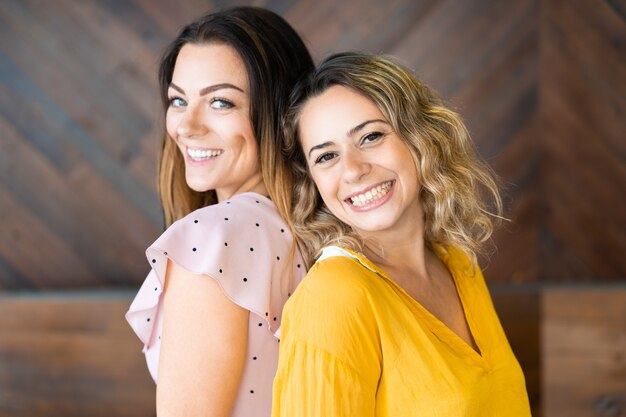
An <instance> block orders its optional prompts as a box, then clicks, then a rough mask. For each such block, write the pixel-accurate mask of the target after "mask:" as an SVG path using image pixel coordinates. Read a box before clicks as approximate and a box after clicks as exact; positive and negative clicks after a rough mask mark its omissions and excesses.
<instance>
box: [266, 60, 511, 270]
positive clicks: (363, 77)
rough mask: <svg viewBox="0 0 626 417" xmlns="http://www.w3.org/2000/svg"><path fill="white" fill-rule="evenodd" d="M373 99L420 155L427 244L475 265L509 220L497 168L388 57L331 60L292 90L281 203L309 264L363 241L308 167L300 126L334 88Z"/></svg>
mask: <svg viewBox="0 0 626 417" xmlns="http://www.w3.org/2000/svg"><path fill="white" fill-rule="evenodd" d="M336 85H339V86H344V87H347V88H350V89H352V90H354V91H356V92H358V93H360V94H362V95H364V96H365V97H368V98H369V99H370V100H372V101H373V102H374V103H375V104H376V105H377V106H378V108H379V109H380V111H381V112H382V113H383V115H384V116H385V118H386V119H387V121H388V122H389V123H390V124H391V126H392V127H393V129H394V130H395V132H396V133H397V134H398V135H399V137H400V138H401V139H402V140H403V141H404V142H405V143H407V144H408V146H409V149H410V151H411V153H412V155H413V159H414V161H415V165H416V167H417V172H418V176H419V178H418V179H419V183H420V185H421V190H420V201H421V203H422V206H423V210H424V217H425V219H424V221H425V232H424V236H423V238H424V240H425V242H426V243H427V244H429V245H431V246H432V244H439V245H448V246H454V247H456V248H458V249H460V250H462V251H463V252H465V254H466V255H467V256H468V258H469V259H470V260H471V261H472V262H473V264H474V265H476V262H477V260H476V259H477V254H479V253H481V252H482V248H483V246H484V245H483V244H484V243H485V242H486V241H487V240H489V238H490V237H491V234H492V232H493V229H494V225H495V224H496V223H498V222H499V220H501V219H502V201H501V198H500V194H499V191H498V187H497V185H496V181H495V176H494V174H493V173H492V171H491V169H490V168H489V167H488V166H487V165H486V164H485V163H484V162H482V161H480V160H479V159H478V157H477V156H476V152H475V151H474V147H473V144H472V141H471V139H470V136H469V133H468V131H467V128H466V127H465V125H464V124H463V121H462V120H461V118H460V116H459V115H458V114H456V113H455V112H453V111H451V110H450V109H448V108H446V107H445V105H444V104H443V101H442V99H441V98H440V97H439V96H438V95H437V93H436V92H434V91H433V90H432V89H430V88H429V87H428V86H426V85H424V84H422V83H421V82H419V81H418V80H417V79H416V78H415V77H414V76H413V75H412V74H411V72H410V71H409V70H407V69H406V68H404V67H402V66H401V65H399V64H398V63H396V62H395V61H393V60H392V59H390V58H387V57H384V56H377V55H369V54H363V53H354V52H347V53H341V54H336V55H332V56H330V57H329V58H327V59H326V60H324V62H322V64H321V65H320V66H319V67H318V68H317V69H316V70H315V71H314V72H313V73H311V74H310V75H309V76H308V77H307V78H306V79H304V80H301V82H300V83H299V84H298V85H297V87H296V88H295V90H294V91H293V92H292V95H291V98H290V103H289V108H288V111H287V113H286V116H285V119H284V122H283V125H284V129H285V135H284V139H283V140H284V142H283V144H282V147H281V152H282V157H283V161H285V162H284V164H283V165H281V166H279V169H280V170H281V171H282V172H281V173H280V175H279V176H278V178H280V183H278V184H275V186H276V188H279V189H282V193H277V194H278V195H279V201H277V206H278V208H279V211H280V212H281V214H282V216H283V217H284V218H285V219H286V221H287V222H288V224H289V225H290V227H291V228H292V230H293V233H294V235H295V237H296V240H297V242H298V245H299V246H300V248H301V249H302V250H303V251H304V252H305V257H306V258H307V261H308V262H309V264H311V263H312V262H313V260H314V259H315V258H316V257H318V256H319V254H320V252H321V250H322V248H323V247H324V246H327V245H338V246H342V247H346V248H349V249H352V250H355V251H358V252H362V251H363V246H364V243H363V241H362V239H360V238H359V236H358V235H357V234H356V233H355V231H354V230H352V228H351V227H350V226H349V225H347V224H345V223H343V222H342V221H340V220H339V219H338V218H337V217H335V216H334V215H333V214H332V213H331V211H330V210H329V209H328V208H327V207H326V204H324V201H323V200H322V198H321V196H320V194H319V192H318V191H317V189H316V186H315V183H314V182H313V180H312V178H311V175H310V173H309V170H308V166H307V162H306V158H305V155H304V152H303V150H302V146H301V144H300V139H299V132H298V123H299V116H300V114H301V111H302V109H303V107H304V105H305V104H306V103H307V102H308V100H310V99H311V98H313V97H316V96H319V95H321V94H322V93H323V92H324V91H326V90H327V89H328V88H330V87H332V86H336Z"/></svg>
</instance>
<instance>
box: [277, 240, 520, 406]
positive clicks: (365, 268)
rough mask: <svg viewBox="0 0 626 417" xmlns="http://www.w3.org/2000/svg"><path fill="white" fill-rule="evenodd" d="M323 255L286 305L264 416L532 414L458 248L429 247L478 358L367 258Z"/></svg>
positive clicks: (477, 279)
mask: <svg viewBox="0 0 626 417" xmlns="http://www.w3.org/2000/svg"><path fill="white" fill-rule="evenodd" d="M329 249H331V251H333V252H334V254H333V255H331V256H330V257H326V258H325V259H323V260H321V261H318V262H317V263H316V264H315V265H314V266H313V267H312V268H311V270H310V271H309V273H308V274H307V276H306V277H305V278H304V280H303V281H302V283H301V284H300V286H299V287H298V288H297V289H296V291H295V293H294V294H293V296H292V297H291V299H290V300H289V301H288V302H287V304H286V305H285V309H284V311H283V322H282V328H281V342H280V353H279V361H278V371H277V375H276V378H275V379H274V391H273V405H272V417H309V416H311V417H312V416H320V417H339V416H355V417H367V416H377V417H383V416H390V417H392V416H393V417H400V416H420V417H435V416H436V417H446V416H454V417H474V416H475V417H490V416H493V417H505V416H506V417H517V416H530V408H529V404H528V395H527V393H526V387H525V383H524V375H523V373H522V370H521V368H520V366H519V364H518V362H517V360H516V359H515V356H514V355H513V352H512V351H511V348H510V346H509V343H508V341H507V339H506V336H505V334H504V331H503V330H502V326H501V325H500V321H499V320H498V317H497V315H496V312H495V310H494V307H493V304H492V302H491V298H490V296H489V291H488V289H487V286H486V285H485V281H484V278H483V276H482V273H481V272H480V270H479V269H478V268H475V269H473V268H472V266H471V264H470V262H469V261H468V259H467V258H466V257H465V255H464V254H463V252H461V251H460V250H457V249H454V248H447V249H444V248H441V247H438V248H436V249H437V252H438V254H439V256H440V258H441V259H442V260H443V262H444V263H445V264H446V265H447V267H448V269H449V270H450V272H451V274H452V276H453V278H454V281H455V284H456V287H457V291H458V293H459V297H460V299H461V303H462V305H463V309H464V311H465V316H466V319H467V323H468V325H469V328H470V331H471V332H472V335H473V337H474V340H475V342H476V345H477V346H478V348H479V351H480V354H479V353H477V351H475V350H474V349H473V348H472V347H470V346H469V345H468V344H467V343H466V342H465V341H463V339H461V338H460V337H459V336H457V335H456V334H455V333H454V332H452V331H451V330H450V329H449V328H448V327H446V326H445V325H444V324H443V323H442V322H441V321H439V320H438V319H437V318H436V317H435V316H433V315H432V314H431V313H430V312H429V311H427V310H426V309H425V308H424V307H423V306H422V305H421V304H419V303H418V302H417V301H416V300H415V299H413V298H412V297H410V296H409V295H408V294H407V293H406V292H405V291H404V290H403V289H402V288H401V287H399V286H398V285H397V284H396V283H395V282H394V281H393V280H392V279H391V278H389V277H388V276H387V275H386V274H385V273H384V272H383V271H382V270H381V269H379V268H378V267H377V266H376V265H374V264H373V263H372V262H370V261H369V260H368V259H366V258H365V257H363V256H362V255H357V254H355V253H353V252H349V251H345V250H343V249H339V248H336V247H331V248H326V250H329ZM337 251H340V252H341V253H343V255H344V256H334V255H336V254H338V253H337ZM323 257H324V255H323Z"/></svg>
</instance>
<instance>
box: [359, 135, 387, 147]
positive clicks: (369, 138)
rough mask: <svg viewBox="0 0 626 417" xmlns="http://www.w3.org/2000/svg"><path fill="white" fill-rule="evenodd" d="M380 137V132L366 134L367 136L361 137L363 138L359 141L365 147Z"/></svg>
mask: <svg viewBox="0 0 626 417" xmlns="http://www.w3.org/2000/svg"><path fill="white" fill-rule="evenodd" d="M381 137H383V134H382V133H381V132H372V133H368V134H367V135H365V136H363V138H362V139H361V143H362V144H364V145H367V144H368V143H373V142H376V141H377V140H378V139H380V138H381Z"/></svg>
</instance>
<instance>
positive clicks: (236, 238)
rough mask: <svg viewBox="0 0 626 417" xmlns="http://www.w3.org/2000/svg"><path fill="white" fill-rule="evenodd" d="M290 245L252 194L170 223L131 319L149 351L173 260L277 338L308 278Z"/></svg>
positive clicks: (151, 253) (264, 203)
mask: <svg viewBox="0 0 626 417" xmlns="http://www.w3.org/2000/svg"><path fill="white" fill-rule="evenodd" d="M291 242H292V237H291V235H290V234H289V231H288V230H287V228H286V226H285V224H284V222H283V220H282V219H281V218H280V216H279V215H278V212H277V210H276V208H275V206H274V204H273V203H272V202H271V200H269V199H267V198H265V197H262V196H260V195H258V194H255V193H244V194H238V195H237V196H235V197H233V198H232V199H231V200H228V201H225V202H222V203H220V204H215V205H212V206H208V207H204V208H201V209H199V210H196V211H194V212H193V213H191V214H189V215H188V216H186V217H185V218H183V219H181V220H179V221H177V222H176V223H174V224H172V225H171V226H170V227H169V228H168V229H167V230H166V231H165V232H164V233H163V234H162V235H161V237H159V239H157V240H156V241H155V242H154V244H152V246H150V247H149V248H148V249H147V251H146V256H147V258H148V262H149V263H150V266H151V267H152V271H151V272H150V274H149V275H148V277H147V278H146V280H145V281H144V283H143V285H142V286H141V288H140V290H139V292H138V294H137V296H136V297H135V299H134V301H133V303H132V304H131V306H130V308H129V311H128V312H127V314H126V319H127V320H128V322H129V324H130V325H131V327H132V328H133V330H134V331H135V333H136V334H137V336H138V337H139V338H140V339H141V340H142V341H143V343H144V345H145V347H144V352H145V351H147V350H148V349H150V348H152V347H153V345H157V344H158V340H159V337H158V336H157V333H158V332H160V329H159V327H160V320H161V317H160V315H161V311H160V305H161V300H162V291H163V286H164V283H165V272H166V266H167V261H168V259H169V260H171V261H172V262H175V263H177V264H178V265H180V266H181V267H183V268H184V269H186V270H188V271H190V272H192V273H194V274H201V275H207V276H209V277H211V278H213V279H215V280H216V281H217V282H218V284H219V285H220V286H221V288H222V289H223V291H224V293H225V294H226V296H227V297H229V298H230V299H231V300H232V301H233V302H235V303H236V304H238V305H240V306H241V307H243V308H245V309H247V310H249V311H250V312H251V313H254V314H255V315H256V316H258V318H259V319H260V320H256V319H255V321H258V322H259V323H260V324H259V325H261V323H263V322H264V323H265V325H264V326H263V327H265V328H267V330H268V331H270V332H271V333H272V334H273V335H274V336H276V335H277V332H278V329H279V327H280V323H281V315H282V306H283V305H284V303H285V301H286V300H287V297H288V296H289V295H290V293H291V292H292V291H293V289H294V288H295V286H296V284H297V282H298V281H299V280H300V278H301V277H302V276H303V274H304V264H303V262H302V260H301V258H300V256H299V255H298V254H297V253H295V254H293V255H292V252H293V249H292V247H291ZM149 362H150V360H149ZM149 367H150V363H149ZM153 367H154V366H153ZM151 372H152V374H153V377H155V379H156V372H153V370H152V369H151Z"/></svg>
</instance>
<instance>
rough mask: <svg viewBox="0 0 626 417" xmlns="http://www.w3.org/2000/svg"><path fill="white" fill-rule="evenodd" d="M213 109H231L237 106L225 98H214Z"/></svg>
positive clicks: (212, 101)
mask: <svg viewBox="0 0 626 417" xmlns="http://www.w3.org/2000/svg"><path fill="white" fill-rule="evenodd" d="M211 107H213V108H214V109H230V108H233V107H235V105H234V104H233V103H231V102H230V101H228V100H224V99H223V98H214V99H213V100H211Z"/></svg>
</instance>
